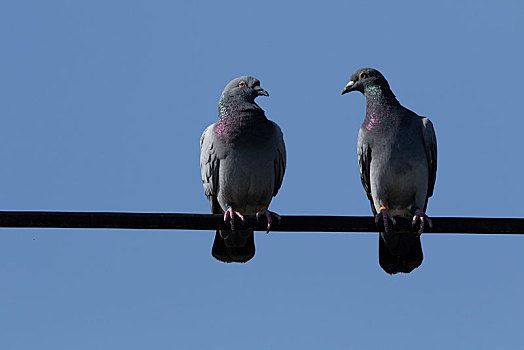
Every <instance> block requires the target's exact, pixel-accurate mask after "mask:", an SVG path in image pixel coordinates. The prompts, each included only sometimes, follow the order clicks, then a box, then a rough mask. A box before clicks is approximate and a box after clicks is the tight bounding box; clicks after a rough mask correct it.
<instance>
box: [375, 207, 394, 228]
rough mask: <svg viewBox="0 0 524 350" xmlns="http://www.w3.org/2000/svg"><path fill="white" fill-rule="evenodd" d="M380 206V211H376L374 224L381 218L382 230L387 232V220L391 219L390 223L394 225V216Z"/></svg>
mask: <svg viewBox="0 0 524 350" xmlns="http://www.w3.org/2000/svg"><path fill="white" fill-rule="evenodd" d="M381 208H382V209H380V212H378V213H377V215H375V224H377V225H378V221H379V220H380V219H382V220H383V221H384V231H385V232H389V222H388V220H391V223H392V224H393V225H396V224H397V221H396V220H395V218H394V217H393V216H391V215H390V214H389V213H388V210H387V209H386V208H385V207H381Z"/></svg>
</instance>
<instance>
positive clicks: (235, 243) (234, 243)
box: [211, 230, 255, 263]
mask: <svg viewBox="0 0 524 350" xmlns="http://www.w3.org/2000/svg"><path fill="white" fill-rule="evenodd" d="M211 254H212V255H213V257H215V258H216V259H217V260H219V261H222V262H226V263H230V262H239V263H245V262H248V261H249V260H251V258H253V256H255V236H254V232H253V231H250V230H235V231H220V230H218V231H216V234H215V241H214V242H213V248H212V249H211Z"/></svg>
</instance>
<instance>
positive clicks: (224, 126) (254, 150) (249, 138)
mask: <svg viewBox="0 0 524 350" xmlns="http://www.w3.org/2000/svg"><path fill="white" fill-rule="evenodd" d="M260 95H264V96H267V95H268V93H267V92H266V91H265V90H263V89H262V88H260V82H259V81H258V80H257V79H256V78H253V77H249V76H242V77H239V78H236V79H233V80H232V81H231V82H230V83H229V84H228V85H227V86H226V88H225V89H224V91H223V93H222V96H221V98H220V101H219V105H218V112H219V120H218V122H216V123H215V124H212V125H210V126H209V127H208V128H207V129H206V130H205V131H204V133H203V135H202V138H201V140H200V148H201V154H200V167H201V173H202V182H203V185H204V192H205V194H206V196H207V197H208V199H209V202H210V206H211V212H212V213H215V214H219V213H220V214H223V213H225V212H226V211H227V209H228V207H231V209H230V210H231V211H230V213H231V212H232V213H233V214H232V215H233V217H232V220H234V219H235V214H234V213H235V212H238V213H242V214H255V213H257V212H259V211H260V209H261V208H263V207H264V208H267V207H268V206H269V204H270V202H271V199H272V197H273V196H275V195H276V194H277V192H278V190H279V189H280V186H281V185H282V180H283V177H284V171H285V168H286V148H285V145H284V139H283V135H282V131H281V130H280V128H279V127H278V125H277V124H276V123H274V122H272V121H270V120H268V119H267V118H266V116H265V114H264V111H263V110H262V108H260V107H259V106H258V105H257V104H256V103H255V102H254V100H255V98H256V97H257V96H260ZM269 213H270V212H269ZM273 214H274V213H273ZM226 215H227V213H226ZM212 254H213V256H214V257H215V258H217V259H218V260H220V261H224V262H246V261H248V260H250V259H251V258H252V257H253V256H254V254H255V245H254V235H253V231H251V230H225V231H224V230H223V231H217V233H216V236H215V241H214V244H213V249H212Z"/></svg>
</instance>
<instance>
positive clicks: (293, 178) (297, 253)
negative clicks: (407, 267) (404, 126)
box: [0, 0, 524, 350]
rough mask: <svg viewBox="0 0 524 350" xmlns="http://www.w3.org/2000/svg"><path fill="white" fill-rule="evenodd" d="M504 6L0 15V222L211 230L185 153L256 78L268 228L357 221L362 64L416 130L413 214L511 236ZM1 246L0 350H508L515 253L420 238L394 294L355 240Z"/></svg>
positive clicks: (11, 7) (30, 234)
mask: <svg viewBox="0 0 524 350" xmlns="http://www.w3.org/2000/svg"><path fill="white" fill-rule="evenodd" d="M523 37H524V5H523V3H522V2H521V1H496V2H491V4H487V2H479V1H438V2H432V3H431V4H426V3H423V2H420V1H410V2H407V1H395V2H393V1H333V2H331V1H322V2H320V1H316V2H309V3H305V2H298V1H297V2H284V1H272V0H267V1H257V2H253V1H249V2H248V1H236V2H231V1H208V2H196V1H195V2H192V3H190V2H181V1H180V2H175V1H141V2H137V1H14V0H12V1H11V0H3V1H2V2H1V3H0V209H1V210H60V211H129V212H192V213H207V212H209V206H208V202H207V200H206V198H205V196H204V194H203V189H202V184H201V180H200V169H199V153H200V149H199V139H200V136H201V134H202V132H203V130H204V129H205V128H206V127H207V126H208V125H209V124H211V123H213V122H215V121H216V119H217V102H218V99H219V96H220V93H221V92H222V89H223V88H224V86H225V85H226V84H227V82H229V81H230V80H231V79H233V78H235V77H237V76H239V75H245V74H249V75H253V76H256V77H257V78H259V79H260V80H261V83H262V84H261V85H262V87H263V88H265V89H267V90H268V91H269V92H270V96H269V97H262V98H259V99H258V100H257V102H258V103H259V105H260V106H262V108H264V109H265V111H266V114H267V116H268V117H269V118H270V119H272V120H274V121H276V122H277V123H278V124H279V125H280V126H281V128H282V130H283V131H284V137H285V141H286V144H287V150H288V168H287V171H286V175H285V178H284V183H283V187H282V189H281V190H280V193H279V194H278V196H277V197H276V198H275V199H274V200H273V203H272V209H273V210H275V211H277V212H279V213H281V214H284V215H285V214H293V215H309V214H311V215H314V214H323V215H329V214H332V215H370V208H369V203H368V201H367V198H366V196H365V193H364V190H363V189H362V186H361V184H360V179H359V174H358V166H357V158H356V140H357V133H358V129H359V127H360V124H361V123H362V120H363V117H364V113H365V102H364V97H363V96H362V95H360V94H358V93H353V94H349V95H345V96H340V91H341V90H342V88H343V87H344V86H345V85H346V83H347V81H348V79H349V76H350V74H351V73H352V72H353V71H355V70H356V69H357V68H359V67H362V66H371V67H375V68H378V69H379V70H381V71H382V72H383V73H384V75H385V76H386V78H387V79H388V80H389V82H390V85H391V87H392V89H393V91H394V92H395V94H396V95H397V97H398V98H399V100H400V102H401V103H402V104H403V105H404V106H406V107H408V108H410V109H412V110H414V111H415V112H417V113H418V114H420V115H424V116H428V117H430V118H431V120H432V121H433V124H434V125H435V129H436V132H437V138H438V142H439V143H438V145H439V168H438V175H437V183H436V188H435V195H434V197H433V198H432V199H431V200H430V202H429V209H428V214H429V215H430V216H435V217H436V216H492V217H519V216H520V217H522V216H524V214H523V213H524V209H523V202H522V198H523V196H524V185H523V180H522V179H523V177H524V156H523V152H522V142H523V130H524V115H523V103H522V101H523V96H522V92H523V85H522V82H523V81H524V66H523V63H522V62H524V46H523V44H522V43H523ZM213 237H214V232H207V231H133V230H87V229H83V230H65V229H39V230H38V229H33V230H27V229H1V230H0V348H1V349H6V350H10V349H24V350H27V349H89V350H92V349H240V348H246V349H270V348H271V349H278V348H282V349H284V348H300V349H320V348H327V349H385V348H389V349H419V348H424V349H442V348H461V349H494V348H507V349H516V348H519V347H522V346H524V335H522V324H523V322H524V306H523V303H522V300H523V295H524V272H523V270H524V237H520V236H497V237H495V236H480V235H477V236H475V235H424V236H423V239H422V242H423V249H424V253H425V259H424V262H423V264H422V266H421V267H420V268H418V269H417V270H415V271H414V272H413V273H411V274H410V275H396V276H389V275H387V274H385V273H384V272H383V271H382V270H381V269H380V267H379V266H378V256H377V255H378V254H377V251H378V239H377V236H376V235H374V234H336V233H331V234H328V233H298V234H288V233H274V234H270V235H266V234H264V233H257V234H256V238H255V239H256V246H257V253H256V256H255V258H254V259H253V260H252V261H250V262H249V263H247V264H244V265H239V264H230V265H226V264H223V263H219V262H217V261H215V260H214V259H213V258H212V257H211V254H210V250H211V244H212V241H213Z"/></svg>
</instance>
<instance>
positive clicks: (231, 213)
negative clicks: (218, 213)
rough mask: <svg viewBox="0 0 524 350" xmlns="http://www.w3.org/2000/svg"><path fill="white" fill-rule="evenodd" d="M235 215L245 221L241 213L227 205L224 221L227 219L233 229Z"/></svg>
mask: <svg viewBox="0 0 524 350" xmlns="http://www.w3.org/2000/svg"><path fill="white" fill-rule="evenodd" d="M235 215H236V216H238V217H239V218H240V219H241V220H242V222H245V220H244V216H243V215H242V214H240V213H239V212H238V211H234V210H233V208H231V207H230V206H228V207H227V209H226V212H225V213H224V222H225V223H226V224H227V221H228V220H229V225H230V226H231V230H234V229H235Z"/></svg>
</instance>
